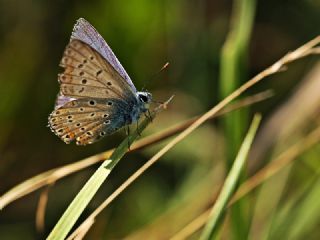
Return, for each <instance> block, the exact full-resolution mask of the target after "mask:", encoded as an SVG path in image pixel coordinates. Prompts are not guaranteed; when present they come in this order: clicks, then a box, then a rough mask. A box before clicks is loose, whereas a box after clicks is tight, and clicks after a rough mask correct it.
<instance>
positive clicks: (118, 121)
mask: <svg viewBox="0 0 320 240" xmlns="http://www.w3.org/2000/svg"><path fill="white" fill-rule="evenodd" d="M110 103H112V104H110ZM127 111H130V109H129V105H128V104H127V103H126V102H124V101H122V100H119V99H94V100H92V99H91V100H88V99H86V98H81V99H77V100H73V101H71V102H68V103H66V104H64V105H63V107H61V108H58V109H56V110H54V111H53V112H52V113H51V115H50V117H49V124H50V128H51V130H52V131H53V132H54V133H55V134H56V135H57V136H58V137H60V138H61V139H62V140H63V141H64V142H65V143H70V142H72V141H74V140H76V143H77V144H78V145H86V144H91V143H93V142H95V141H97V140H99V139H101V138H102V137H103V136H105V135H109V134H112V133H114V132H115V131H117V130H118V129H120V128H121V127H123V126H124V125H125V124H127V120H128V119H127V118H126V112H127Z"/></svg>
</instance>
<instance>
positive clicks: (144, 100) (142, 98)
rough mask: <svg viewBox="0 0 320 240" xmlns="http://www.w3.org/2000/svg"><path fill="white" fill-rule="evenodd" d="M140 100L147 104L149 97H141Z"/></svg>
mask: <svg viewBox="0 0 320 240" xmlns="http://www.w3.org/2000/svg"><path fill="white" fill-rule="evenodd" d="M139 98H140V100H141V101H142V102H147V101H148V97H147V96H145V95H140V96H139Z"/></svg>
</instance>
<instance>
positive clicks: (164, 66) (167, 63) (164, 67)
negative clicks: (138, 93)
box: [142, 62, 169, 91]
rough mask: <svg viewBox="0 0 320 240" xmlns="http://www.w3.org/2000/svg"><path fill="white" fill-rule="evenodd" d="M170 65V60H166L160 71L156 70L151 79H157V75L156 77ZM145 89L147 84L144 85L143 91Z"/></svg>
mask: <svg viewBox="0 0 320 240" xmlns="http://www.w3.org/2000/svg"><path fill="white" fill-rule="evenodd" d="M168 66H169V62H166V63H165V64H164V65H163V66H162V68H161V69H160V70H159V71H158V72H156V73H155V74H153V75H152V76H151V77H150V80H153V79H155V77H156V76H157V75H158V74H159V73H161V72H162V71H163V70H165V69H166V68H167V67H168ZM148 82H149V81H148ZM145 90H146V84H144V86H143V87H142V91H145Z"/></svg>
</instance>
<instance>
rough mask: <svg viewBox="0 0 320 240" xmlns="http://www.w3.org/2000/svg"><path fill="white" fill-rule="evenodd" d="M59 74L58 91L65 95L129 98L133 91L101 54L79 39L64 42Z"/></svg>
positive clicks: (133, 94) (131, 96)
mask: <svg viewBox="0 0 320 240" xmlns="http://www.w3.org/2000/svg"><path fill="white" fill-rule="evenodd" d="M60 66H62V67H64V69H65V70H64V72H63V73H62V74H59V77H58V78H59V81H60V83H61V87H60V91H61V94H62V95H64V96H68V97H96V98H121V99H133V98H135V93H134V92H133V91H132V89H131V87H130V86H129V85H128V84H127V82H126V81H125V80H124V79H123V78H122V76H120V75H119V74H118V72H117V71H115V70H114V68H113V67H112V66H111V65H110V64H109V63H108V62H107V61H105V60H104V59H103V58H102V57H101V55H100V54H99V53H98V52H96V51H95V50H94V49H92V48H91V47H90V46H88V45H87V44H86V43H84V42H81V41H79V40H71V41H70V43H69V44H68V45H67V47H66V49H65V51H64V55H63V57H62V60H61V62H60Z"/></svg>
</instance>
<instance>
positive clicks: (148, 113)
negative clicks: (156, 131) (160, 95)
mask: <svg viewBox="0 0 320 240" xmlns="http://www.w3.org/2000/svg"><path fill="white" fill-rule="evenodd" d="M144 116H145V117H146V118H148V119H149V120H150V122H152V121H153V118H152V116H151V112H150V111H149V109H148V110H147V111H146V112H145V113H144Z"/></svg>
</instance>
